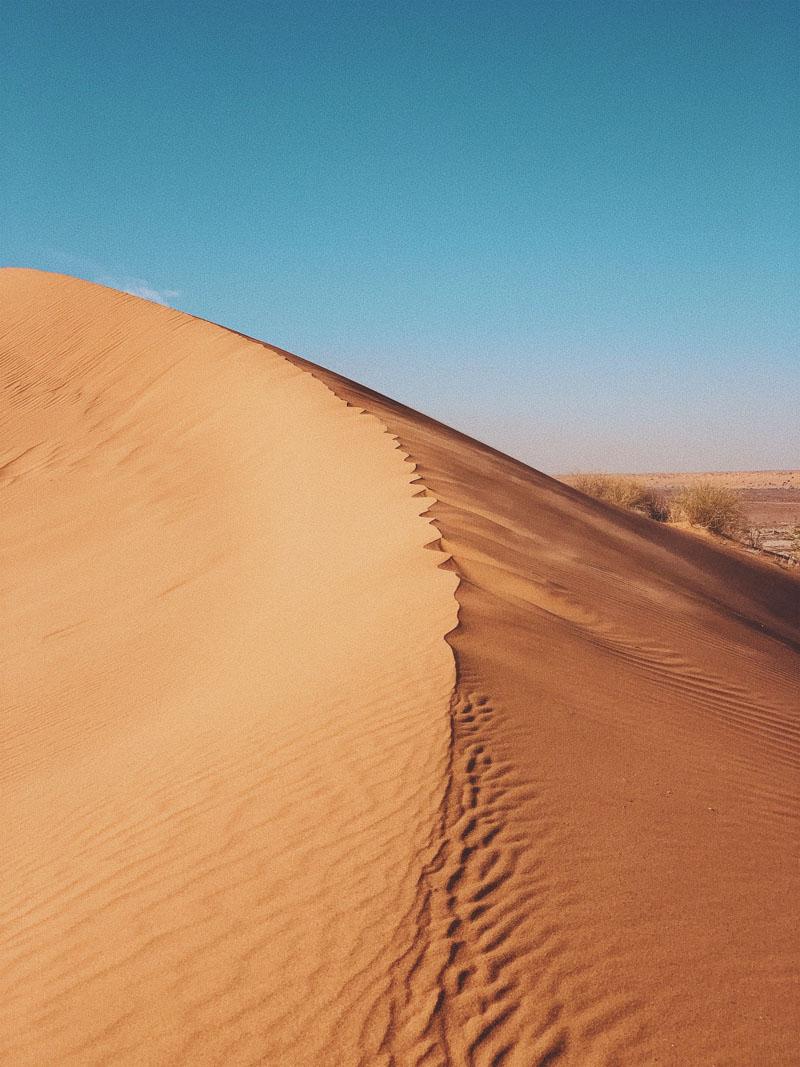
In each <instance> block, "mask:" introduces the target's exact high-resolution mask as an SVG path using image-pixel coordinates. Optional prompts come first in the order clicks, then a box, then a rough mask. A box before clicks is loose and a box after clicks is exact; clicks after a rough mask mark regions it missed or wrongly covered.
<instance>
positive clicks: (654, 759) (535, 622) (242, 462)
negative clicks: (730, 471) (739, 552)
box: [0, 270, 800, 1067]
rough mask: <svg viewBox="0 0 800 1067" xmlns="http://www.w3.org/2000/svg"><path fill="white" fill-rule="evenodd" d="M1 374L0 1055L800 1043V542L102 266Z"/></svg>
mask: <svg viewBox="0 0 800 1067" xmlns="http://www.w3.org/2000/svg"><path fill="white" fill-rule="evenodd" d="M0 371H1V372H2V381H3V399H2V434H0V493H2V500H3V504H4V506H3V508H2V512H1V513H0V514H1V515H2V518H0V522H1V523H2V550H3V570H2V577H3V594H2V601H1V602H2V609H3V618H2V622H3V634H4V642H3V651H2V679H3V681H2V704H3V711H2V737H3V745H2V763H1V764H0V776H1V777H0V796H2V811H3V827H2V829H3V848H2V861H1V862H2V870H1V871H0V990H1V991H2V998H0V1062H2V1063H3V1064H5V1063H8V1064H13V1065H15V1067H16V1065H37V1067H38V1065H42V1064H59V1065H61V1064H65V1065H84V1064H87V1065H88V1064H91V1065H99V1064H123V1065H127V1064H136V1065H154V1067H155V1065H158V1067H161V1065H166V1064H176V1065H178V1064H192V1065H194V1064H198V1065H205V1064H219V1065H228V1064H233V1065H240V1064H242V1065H243V1064H275V1065H281V1067H283V1065H291V1067H294V1065H302V1067H304V1065H306V1064H309V1065H310V1064H318V1065H325V1067H328V1065H330V1067H335V1065H346V1067H349V1065H362V1064H363V1065H370V1064H378V1065H381V1067H406V1065H420V1067H422V1065H425V1067H437V1065H466V1067H501V1065H502V1067H534V1065H536V1067H549V1065H552V1064H559V1065H562V1064H563V1065H576V1067H593V1065H606V1064H607V1065H611V1064H620V1065H625V1064H675V1065H678V1064H681V1065H686V1064H741V1065H752V1064H769V1065H782V1064H787V1065H788V1064H795V1063H797V1062H798V1059H797V1052H796V1048H797V1031H798V1003H800V996H799V992H800V990H799V989H798V964H799V962H800V951H799V950H800V934H799V933H798V924H797V920H796V914H797V899H798V895H800V894H798V890H800V885H799V884H798V877H797V875H798V854H799V853H800V850H799V849H798V845H799V844H800V840H799V839H800V832H798V788H797V787H798V770H799V769H800V582H798V580H797V578H795V577H794V576H793V575H792V574H789V573H784V572H782V571H780V570H779V569H777V568H774V567H769V566H767V565H766V564H762V563H760V562H759V561H758V560H749V559H745V558H741V559H740V558H733V557H732V556H731V555H730V554H727V553H723V552H721V551H720V550H719V549H718V548H717V547H716V546H715V545H714V544H712V543H707V542H705V541H700V540H698V539H697V538H694V537H691V536H690V535H687V534H685V533H683V532H682V531H680V530H674V529H669V528H665V527H663V526H660V525H657V524H654V523H651V522H649V521H648V520H646V519H644V518H642V517H639V516H637V515H634V514H627V513H623V512H620V511H619V510H617V509H614V508H611V507H607V506H605V505H603V504H601V503H599V502H596V501H592V500H589V499H588V498H586V497H583V496H582V495H581V494H579V493H577V492H575V491H574V490H572V489H570V488H569V487H568V486H565V485H563V484H561V483H559V482H556V481H553V480H552V479H550V478H547V477H545V476H544V475H542V474H539V473H537V472H536V471H534V470H532V469H530V468H528V467H526V466H524V465H522V464H520V463H518V462H516V461H514V460H512V459H509V458H508V457H506V456H503V455H501V454H499V453H497V452H494V451H493V450H491V449H489V448H487V447H485V446H483V445H480V444H478V443H476V442H474V441H472V440H470V439H468V438H466V437H464V436H462V435H460V434H458V433H457V432H455V431H453V430H450V429H448V428H447V427H444V426H442V425H440V424H438V423H435V422H433V421H431V420H430V419H427V418H426V417H424V416H422V415H420V414H418V413H416V412H413V411H410V410H408V409H406V408H403V407H402V406H400V405H398V404H395V403H393V402H391V401H390V400H387V399H386V398H383V397H380V396H378V395H376V394H374V393H372V392H370V391H369V390H367V389H364V388H362V387H360V386H357V385H354V384H353V383H351V382H347V381H345V380H344V379H342V378H340V377H338V376H337V375H335V374H332V373H329V372H327V371H323V370H321V369H320V368H317V367H315V366H313V365H311V364H308V363H306V362H305V361H303V360H301V359H299V358H297V357H294V356H291V355H289V354H288V353H284V352H281V351H279V350H277V349H274V348H270V347H269V346H266V345H263V344H261V343H259V342H256V341H253V340H251V339H249V338H245V337H242V336H241V335H239V334H236V333H233V332H231V331H228V330H225V329H223V328H221V327H218V326H215V325H212V324H210V323H207V322H204V321H201V320H198V319H195V318H192V317H190V316H187V315H184V314H182V313H180V312H177V311H174V310H172V309H169V308H165V307H161V306H159V305H155V304H150V303H147V302H145V301H142V300H140V299H138V298H136V297H133V296H129V295H126V294H122V293H117V292H115V291H113V290H109V289H105V288H102V287H99V286H94V285H91V284H89V283H86V282H81V281H77V280H75V279H71V278H66V277H62V276H57V275H49V274H43V273H39V272H34V271H22V270H4V271H1V272H0Z"/></svg>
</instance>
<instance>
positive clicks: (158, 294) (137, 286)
mask: <svg viewBox="0 0 800 1067" xmlns="http://www.w3.org/2000/svg"><path fill="white" fill-rule="evenodd" d="M93 280H94V281H96V282H98V283H99V284H100V285H110V286H111V288H112V289H120V290H121V291H122V292H123V293H130V294H131V296H140V297H142V298H143V299H144V300H153V301H155V303H156V304H168V305H169V304H171V303H172V301H173V300H174V299H175V297H176V296H180V292H179V291H178V290H177V289H156V288H155V286H153V285H151V284H150V282H148V281H147V280H146V279H145V278H129V277H122V278H113V277H111V276H110V275H107V274H103V275H100V276H99V277H95V278H94V279H93Z"/></svg>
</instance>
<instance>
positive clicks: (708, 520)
mask: <svg viewBox="0 0 800 1067" xmlns="http://www.w3.org/2000/svg"><path fill="white" fill-rule="evenodd" d="M673 510H674V512H675V517H676V518H681V517H682V518H685V519H686V521H687V522H689V523H691V525H692V526H702V527H704V529H706V530H711V532H712V533H717V534H725V535H726V536H728V537H732V536H733V535H734V534H735V533H737V532H738V531H739V530H740V529H741V527H742V508H741V504H740V503H739V497H738V496H737V495H736V493H735V492H734V491H733V490H732V489H728V488H727V487H726V486H724V485H716V484H715V483H714V482H712V481H703V482H694V483H693V484H692V485H687V486H686V487H685V488H683V489H682V490H681V491H680V492H679V493H678V495H677V496H676V497H675V499H674V501H673ZM755 547H758V546H755Z"/></svg>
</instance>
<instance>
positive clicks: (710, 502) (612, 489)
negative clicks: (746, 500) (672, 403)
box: [571, 473, 742, 537]
mask: <svg viewBox="0 0 800 1067" xmlns="http://www.w3.org/2000/svg"><path fill="white" fill-rule="evenodd" d="M571 482H572V484H573V485H574V486H575V488H576V489H579V490H580V491H581V492H582V493H586V494H587V496H592V497H594V498H595V499H596V500H605V501H606V502H607V503H608V504H616V506H617V507H621V508H630V509H631V510H632V511H639V512H641V513H642V514H643V515H647V516H648V517H649V518H651V519H655V520H656V521H657V522H670V521H672V522H681V521H685V522H688V523H690V524H691V525H692V526H702V527H703V528H704V529H706V530H711V532H712V533H717V534H725V535H726V536H729V537H730V536H733V535H734V534H735V533H737V532H739V531H740V530H741V528H742V511H741V506H740V504H739V498H738V496H737V495H736V493H735V492H734V491H733V490H732V489H728V488H726V487H725V486H722V485H716V484H715V483H714V482H712V481H702V482H693V483H692V484H691V485H687V486H684V487H683V489H681V490H680V492H679V493H677V494H676V495H675V496H673V497H671V498H670V499H668V498H667V497H666V496H665V495H664V494H662V493H659V492H658V491H657V490H655V489H653V488H651V487H650V486H648V485H645V483H644V482H642V481H640V480H639V479H638V478H631V477H629V476H628V475H621V474H597V473H592V474H576V475H575V476H574V477H573V478H572V479H571Z"/></svg>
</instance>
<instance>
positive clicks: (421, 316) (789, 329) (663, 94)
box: [0, 0, 800, 472]
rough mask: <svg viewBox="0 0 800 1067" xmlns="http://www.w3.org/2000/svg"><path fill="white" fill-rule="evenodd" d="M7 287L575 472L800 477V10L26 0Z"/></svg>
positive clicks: (698, 1) (770, 5)
mask: <svg viewBox="0 0 800 1067" xmlns="http://www.w3.org/2000/svg"><path fill="white" fill-rule="evenodd" d="M0 37H2V38H4V40H3V42H2V43H3V56H4V63H3V66H2V69H0V93H2V100H3V108H2V116H1V117H0V132H2V143H3V148H2V152H1V153H0V258H1V259H2V262H3V263H4V264H14V265H24V266H34V267H40V268H43V269H47V270H57V271H63V272H66V273H70V274H76V275H79V276H82V277H86V278H90V279H92V280H98V281H103V282H105V283H107V284H111V285H115V286H117V287H119V288H128V289H131V290H133V291H138V292H140V293H141V294H142V295H146V296H150V297H151V298H156V299H157V298H161V299H163V300H165V301H166V302H169V303H171V304H173V305H174V306H176V307H180V308H183V309H185V310H187V311H190V312H192V313H194V314H198V315H201V316H204V317H206V318H210V319H212V320H214V321H217V322H221V323H223V324H224V325H228V326H231V327H234V328H235V329H239V330H242V331H244V332H246V333H249V334H252V335H254V336H256V337H260V338H263V339H264V340H267V341H271V342H272V343H274V344H277V345H280V346H282V347H284V348H288V349H290V350H292V351H295V352H298V353H300V354H301V355H304V356H307V357H308V358H310V359H313V360H315V361H317V362H319V363H322V364H324V365H326V366H329V367H331V368H333V369H335V370H338V371H340V372H342V373H344V374H347V375H348V376H350V377H353V378H355V379H357V380H359V381H363V382H365V383H366V384H369V385H371V386H373V387H375V388H377V389H379V390H381V391H383V392H386V393H388V394H389V395H391V396H394V397H395V398H397V399H399V400H402V401H403V402H405V403H408V404H410V405H412V406H413V407H417V408H419V409H421V410H423V411H425V412H427V413H428V414H431V415H434V416H435V417H437V418H440V419H442V420H444V421H445V422H448V423H450V424H452V425H455V426H457V427H458V428H459V429H463V430H465V431H466V432H468V433H471V434H473V435H474V436H477V437H479V438H481V439H483V440H486V441H488V442H490V443H491V444H494V445H495V446H497V447H499V448H501V449H503V450H504V451H508V452H510V453H511V454H513V455H516V456H518V457H520V458H521V459H524V460H525V461H526V462H529V463H531V464H532V465H534V466H537V467H540V468H541V469H544V470H547V471H549V472H556V471H567V470H573V469H579V468H605V469H617V470H636V469H638V470H647V469H651V470H652V469H709V468H714V469H725V468H728V469H737V468H765V467H773V466H776V467H781V466H784V467H789V466H791V467H797V466H800V432H799V431H800V315H799V314H798V292H800V285H798V283H799V282H800V254H799V253H798V249H799V248H800V180H799V179H798V174H799V173H800V141H799V139H798V130H800V61H799V60H798V55H800V4H798V3H797V2H792V3H786V2H770V0H758V2H752V3H749V2H724V3H723V2H712V0H707V2H704V0H690V2H678V0H676V2H667V0H664V2H649V0H629V2H620V0H597V2H595V0H582V2H574V0H561V2H556V0H552V2H550V0H548V2H539V3H537V2H531V0H528V2H525V3H522V2H510V0H497V2H494V3H488V2H486V3H484V2H480V3H479V2H471V0H461V2H450V3H444V2H441V0H427V2H422V0H419V2H418V0H407V2H403V0H395V2H392V3H388V2H386V3H384V2H372V3H370V2H366V0H361V2H354V3H344V2H339V0H330V2H326V3H322V2H319V3H305V2H303V0H293V2H291V3H288V2H286V3H284V2H275V3H271V2H269V0H252V2H250V0H246V2H242V0H228V2H226V3H224V4H223V3H219V2H216V3H213V4H211V3H207V2H204V0H199V2H196V3H193V4H189V3H175V2H169V0H166V2H165V0H159V2H158V3H154V2H151V0H124V2H118V0H106V2H104V3H102V4H100V3H90V2H88V0H85V2H80V0H65V2H64V3H61V4H53V3H52V2H50V0H48V2H46V3H45V2H42V0H24V2H23V3H18V4H12V5H10V6H9V7H8V9H7V11H6V12H5V13H4V26H3V28H2V29H1V30H0Z"/></svg>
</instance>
